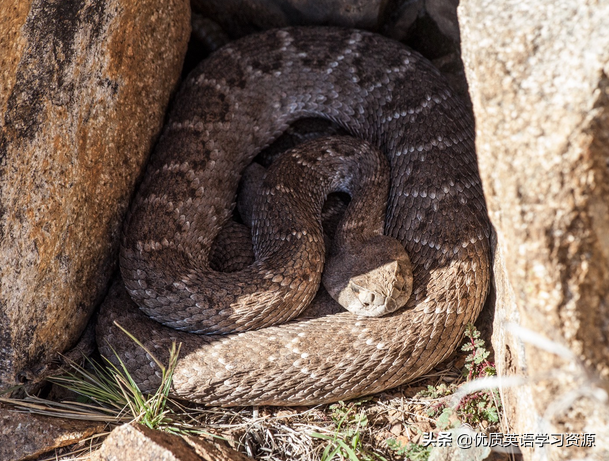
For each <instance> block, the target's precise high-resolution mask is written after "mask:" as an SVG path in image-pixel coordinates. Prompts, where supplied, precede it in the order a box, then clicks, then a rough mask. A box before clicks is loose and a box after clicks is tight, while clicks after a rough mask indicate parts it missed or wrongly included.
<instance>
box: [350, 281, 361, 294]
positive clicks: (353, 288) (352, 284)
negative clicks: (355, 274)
mask: <svg viewBox="0 0 609 461" xmlns="http://www.w3.org/2000/svg"><path fill="white" fill-rule="evenodd" d="M349 285H351V291H353V293H355V294H359V292H360V291H361V290H360V288H359V287H358V286H357V285H356V284H354V283H350V284H349Z"/></svg>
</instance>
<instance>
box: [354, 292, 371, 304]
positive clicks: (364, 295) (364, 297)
mask: <svg viewBox="0 0 609 461" xmlns="http://www.w3.org/2000/svg"><path fill="white" fill-rule="evenodd" d="M358 298H359V300H360V301H361V303H362V304H363V305H364V306H368V305H370V304H372V303H374V293H371V292H369V291H362V292H360V293H359V294H358Z"/></svg>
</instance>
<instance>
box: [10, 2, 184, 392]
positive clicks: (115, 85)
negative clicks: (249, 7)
mask: <svg viewBox="0 0 609 461" xmlns="http://www.w3.org/2000/svg"><path fill="white" fill-rule="evenodd" d="M189 17H190V9H189V3H188V1H187V0H167V1H159V0H143V1H141V2H137V3H134V2H130V1H125V0H100V1H94V0H71V1H62V0H51V1H47V0H33V1H17V0H8V1H5V2H3V4H2V13H1V14H0V130H1V131H0V388H2V387H5V386H8V385H11V384H13V383H16V382H24V381H28V380H33V379H36V377H37V376H39V375H40V374H41V373H43V372H44V369H45V364H46V363H47V362H49V361H50V360H52V359H54V358H55V357H56V355H57V353H58V352H61V351H65V350H66V349H68V348H70V347H71V346H72V345H73V344H74V343H75V342H76V340H77V339H78V337H79V335H80V333H81V332H82V330H83V328H84V326H85V324H86V322H87V320H88V319H89V317H90V315H91V313H92V311H93V308H94V307H95V305H96V303H97V302H98V301H99V300H100V297H101V296H103V294H104V290H105V289H106V286H107V282H108V278H109V276H110V274H111V272H112V270H113V268H114V267H115V263H116V251H115V250H116V249H117V243H118V240H117V236H118V233H119V230H120V224H121V221H122V218H123V215H124V213H125V210H126V207H127V204H128V202H129V198H130V196H131V194H132V191H133V188H134V185H135V183H136V180H137V178H138V175H139V174H140V172H141V170H142V166H143V164H144V162H145V160H146V158H147V155H148V153H149V151H150V149H151V146H152V143H153V142H154V140H155V138H156V136H157V134H158V132H159V130H160V128H161V124H162V122H163V114H164V112H165V108H166V106H167V104H168V101H169V98H170V95H171V93H172V91H173V90H174V88H175V86H176V83H177V81H178V78H179V74H180V69H181V63H182V60H183V56H184V53H185V50H186V45H187V41H188V36H189V31H190V26H189Z"/></svg>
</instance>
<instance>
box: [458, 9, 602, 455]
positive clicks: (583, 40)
mask: <svg viewBox="0 0 609 461" xmlns="http://www.w3.org/2000/svg"><path fill="white" fill-rule="evenodd" d="M459 20H460V23H461V39H462V50H463V60H464V64H465V68H466V74H467V78H468V81H469V84H470V93H471V98H472V102H473V105H474V112H475V115H476V131H477V132H476V137H477V139H476V146H477V149H478V156H479V164H480V173H481V177H482V182H483V186H484V190H485V195H486V198H487V203H488V206H489V213H490V217H491V220H492V222H493V224H494V226H495V228H496V230H497V237H498V243H497V247H496V253H495V267H494V269H495V275H496V288H497V312H496V315H495V319H496V321H495V332H494V338H493V346H494V348H495V354H496V359H497V364H498V367H499V371H500V373H501V374H503V375H521V376H524V377H525V378H526V384H524V385H521V386H518V387H513V388H507V387H505V388H503V389H502V392H503V399H504V404H505V406H506V409H507V411H508V417H509V418H508V419H509V421H510V423H511V426H512V427H511V430H512V432H516V433H520V434H522V433H538V434H539V433H551V432H555V433H578V434H581V433H585V432H587V433H594V434H596V437H595V445H596V446H595V447H592V448H574V447H570V448H566V447H563V448H558V447H556V446H551V447H545V448H543V449H540V448H523V451H524V454H525V459H546V458H545V457H544V456H546V455H549V456H551V459H557V460H562V459H581V458H584V457H586V456H588V457H589V458H588V459H609V411H608V407H607V392H606V391H607V390H608V389H609V78H608V75H609V2H607V1H600V2H598V1H592V0H557V1H552V2H522V1H519V0H501V1H496V0H462V2H461V4H460V6H459ZM514 324H515V325H516V326H514ZM521 327H524V328H526V329H528V330H523V329H522V328H521ZM529 330H532V331H533V332H535V334H534V333H531V332H530V331H529ZM547 340H549V341H551V342H548V341H547Z"/></svg>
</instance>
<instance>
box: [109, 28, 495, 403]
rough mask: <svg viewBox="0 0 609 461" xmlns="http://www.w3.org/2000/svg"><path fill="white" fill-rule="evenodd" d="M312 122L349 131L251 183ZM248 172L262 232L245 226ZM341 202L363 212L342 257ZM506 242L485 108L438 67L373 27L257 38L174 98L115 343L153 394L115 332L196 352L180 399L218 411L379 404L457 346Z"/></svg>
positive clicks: (177, 381) (114, 298) (348, 223)
mask: <svg viewBox="0 0 609 461" xmlns="http://www.w3.org/2000/svg"><path fill="white" fill-rule="evenodd" d="M306 117H316V118H322V119H326V120H329V121H331V122H333V123H334V124H336V125H337V126H338V127H340V129H341V130H343V131H344V132H345V133H348V134H349V137H345V136H342V135H341V136H332V137H323V138H320V139H317V140H313V141H309V142H305V143H303V144H302V145H299V146H297V147H295V148H294V149H291V150H289V151H288V152H286V153H285V154H283V155H282V156H280V157H279V159H278V160H277V161H275V162H273V163H272V165H271V166H270V167H269V168H268V170H263V171H262V172H260V171H258V173H256V172H255V171H254V172H253V173H251V171H253V170H256V167H251V166H250V167H249V168H248V166H249V165H250V164H252V160H253V159H254V158H255V157H256V156H257V155H258V153H259V152H261V151H262V150H263V149H264V148H265V147H267V146H268V145H270V144H271V143H273V141H275V140H276V139H277V138H278V137H279V136H280V135H281V133H282V132H284V131H285V130H286V129H287V128H288V127H289V126H290V124H292V123H293V122H295V121H296V120H298V119H301V118H306ZM246 168H247V171H246ZM244 172H245V178H244V183H248V181H249V182H250V183H252V184H255V187H252V188H251V189H248V190H255V191H256V192H255V194H256V196H255V198H254V199H253V200H252V205H251V206H250V205H243V206H240V209H241V211H242V213H241V214H242V215H243V216H242V218H243V219H242V221H243V223H244V224H249V225H250V226H251V231H248V230H245V231H243V227H242V226H243V224H238V225H235V223H234V222H233V221H232V218H233V215H234V214H235V212H234V210H235V206H236V201H237V198H236V197H237V188H238V186H239V182H240V180H241V178H242V176H243V175H244ZM256 175H258V176H256ZM248 178H250V179H248ZM251 178H253V179H251ZM242 187H244V186H242ZM334 192H339V193H347V194H349V196H350V202H349V204H348V206H347V208H346V210H345V213H344V215H343V217H342V218H341V220H340V222H339V224H338V227H337V228H336V230H335V235H334V240H333V242H332V244H331V246H330V247H329V251H328V252H327V254H326V246H327V245H326V240H327V238H326V237H324V233H323V222H322V217H321V216H322V211H323V210H322V206H323V204H324V200H325V197H326V196H327V195H328V194H331V193H334ZM252 194H254V192H252ZM271 199H272V200H271ZM288 211H289V212H288ZM248 234H249V235H248ZM489 235H490V225H489V222H488V217H487V213H486V207H485V203H484V197H483V193H482V187H481V184H480V179H479V176H478V169H477V163H476V154H475V149H474V123H473V118H472V114H471V113H470V112H469V111H468V110H467V109H466V107H465V106H464V104H463V103H462V102H461V100H460V99H459V97H458V96H456V95H455V94H454V92H453V91H452V90H451V89H450V87H449V86H448V84H447V83H446V81H445V80H444V78H443V77H442V76H441V75H440V73H439V72H438V71H437V70H436V69H435V68H434V67H433V65H432V64H431V63H429V61H427V60H426V59H425V58H423V57H422V56H421V55H419V54H418V53H416V52H414V51H412V50H410V49H409V48H407V47H406V46H404V45H402V44H400V43H398V42H395V41H393V40H390V39H388V38H385V37H382V36H379V35H376V34H373V33H368V32H363V31H357V30H348V29H338V28H319V27H317V28H314V27H293V28H287V29H280V30H272V31H267V32H263V33H261V34H257V35H252V36H248V37H245V38H243V39H240V40H238V41H235V42H232V43H230V44H228V45H227V46H225V47H223V48H221V49H220V50H218V51H217V52H215V53H214V54H212V55H211V56H210V57H209V58H208V59H206V60H205V61H204V62H202V63H201V64H200V65H199V67H197V68H196V69H195V70H194V71H193V72H192V73H191V74H190V75H189V77H188V78H187V79H186V80H185V81H184V83H183V85H182V87H181V89H180V90H179V92H178V94H177V96H176V99H175V101H174V103H173V106H172V108H171V111H170V113H169V117H168V122H167V124H166V126H165V128H164V130H163V132H162V134H161V137H160V139H159V141H158V143H157V145H156V147H155V150H154V152H153V154H152V156H151V159H150V162H149V165H148V168H147V171H146V173H145V177H144V179H143V182H142V184H141V186H140V188H139V190H138V192H137V194H136V197H135V198H134V201H133V203H132V204H131V208H130V211H129V214H128V216H127V219H126V222H125V227H124V232H123V238H122V245H121V252H120V267H121V274H122V279H123V280H122V282H117V283H115V284H114V286H113V287H112V288H111V290H110V295H109V296H108V298H107V299H106V301H105V302H104V304H103V306H102V308H101V312H100V317H99V321H98V326H97V336H98V344H99V345H100V349H101V351H102V353H103V354H104V355H106V356H107V357H109V358H112V357H113V352H112V350H111V348H110V347H112V348H113V349H114V351H116V353H117V354H118V355H119V356H120V357H121V359H122V360H123V361H124V363H125V364H126V366H127V368H128V369H129V371H130V372H131V374H132V376H133V377H134V379H135V380H136V382H137V383H138V385H140V387H141V389H142V390H143V391H152V390H154V389H155V388H156V386H158V384H159V383H160V370H159V369H158V368H157V367H156V365H155V364H154V362H153V361H152V360H151V359H150V357H149V356H147V353H146V352H145V351H144V350H143V349H141V348H139V347H138V346H137V345H136V344H135V343H134V342H133V341H132V340H131V339H129V338H128V337H127V336H126V335H125V334H124V333H123V332H122V331H121V330H120V329H119V328H118V327H117V326H116V325H115V323H114V322H117V323H118V324H120V325H121V326H123V327H124V328H126V329H127V330H128V331H130V332H131V333H132V334H133V335H134V336H136V337H137V338H138V339H139V340H140V341H141V342H142V343H143V344H144V346H145V347H146V348H147V349H148V350H149V351H151V352H152V353H153V354H154V355H155V356H157V357H158V358H159V359H161V360H166V359H167V357H168V349H169V346H170V344H171V342H172V341H176V342H180V343H182V349H181V355H180V359H179V361H178V366H177V369H176V372H175V375H174V380H173V388H172V392H173V394H174V396H176V397H179V398H183V399H188V400H192V401H196V402H202V403H205V404H208V405H223V406H237V405H304V404H317V403H324V402H333V401H337V400H345V399H349V398H354V397H358V396H362V395H367V394H372V393H375V392H379V391H382V390H385V389H388V388H391V387H394V386H397V385H399V384H402V383H405V382H408V381H409V380H412V379H414V378H416V377H418V376H420V375H421V374H423V373H425V372H427V371H428V370H430V369H431V368H432V367H433V366H434V365H436V364H437V363H439V362H441V361H442V360H444V359H445V358H446V357H448V355H450V354H451V353H452V351H453V350H454V349H455V347H456V345H457V343H458V341H459V340H460V338H461V336H462V334H463V330H464V328H465V325H466V324H467V323H468V322H472V321H474V320H475V319H476V317H477V315H478V313H479V312H480V310H481V308H482V306H483V304H484V301H485V298H486V295H487V292H488V289H489V283H490V282H489V280H490V268H489V267H490V248H489ZM233 238H237V239H242V238H246V239H251V241H252V242H253V248H252V249H251V250H249V254H246V255H245V256H244V257H239V256H238V255H236V254H233V256H231V255H230V253H231V251H232V250H233V249H235V248H237V246H236V245H234V246H233V245H232V244H231V243H230V242H232V239H233ZM227 242H228V243H227ZM233 253H240V252H235V251H233ZM246 253H247V251H246ZM214 255H215V256H214ZM218 255H225V257H226V259H227V260H230V261H228V262H227V265H226V266H225V267H221V266H222V262H220V263H218V262H217V261H216V260H217V258H218ZM252 257H253V261H252V259H251V258H252ZM240 258H241V259H240ZM220 259H222V256H220ZM123 283H124V284H123ZM320 284H321V285H324V286H325V287H326V290H323V289H320V290H318V288H319V286H320ZM336 300H337V301H338V302H339V303H341V304H342V305H343V306H345V307H346V308H347V309H350V311H349V310H346V309H345V308H343V307H340V306H339V304H338V303H337V301H336ZM311 306H312V307H311ZM320 306H322V307H323V306H330V309H329V310H324V309H323V308H320V309H317V308H318V307H320ZM305 309H306V310H305ZM311 309H312V310H311ZM316 309H317V312H321V313H320V314H319V315H318V316H316V317H314V318H312V316H311V315H309V314H308V312H312V311H316Z"/></svg>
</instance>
